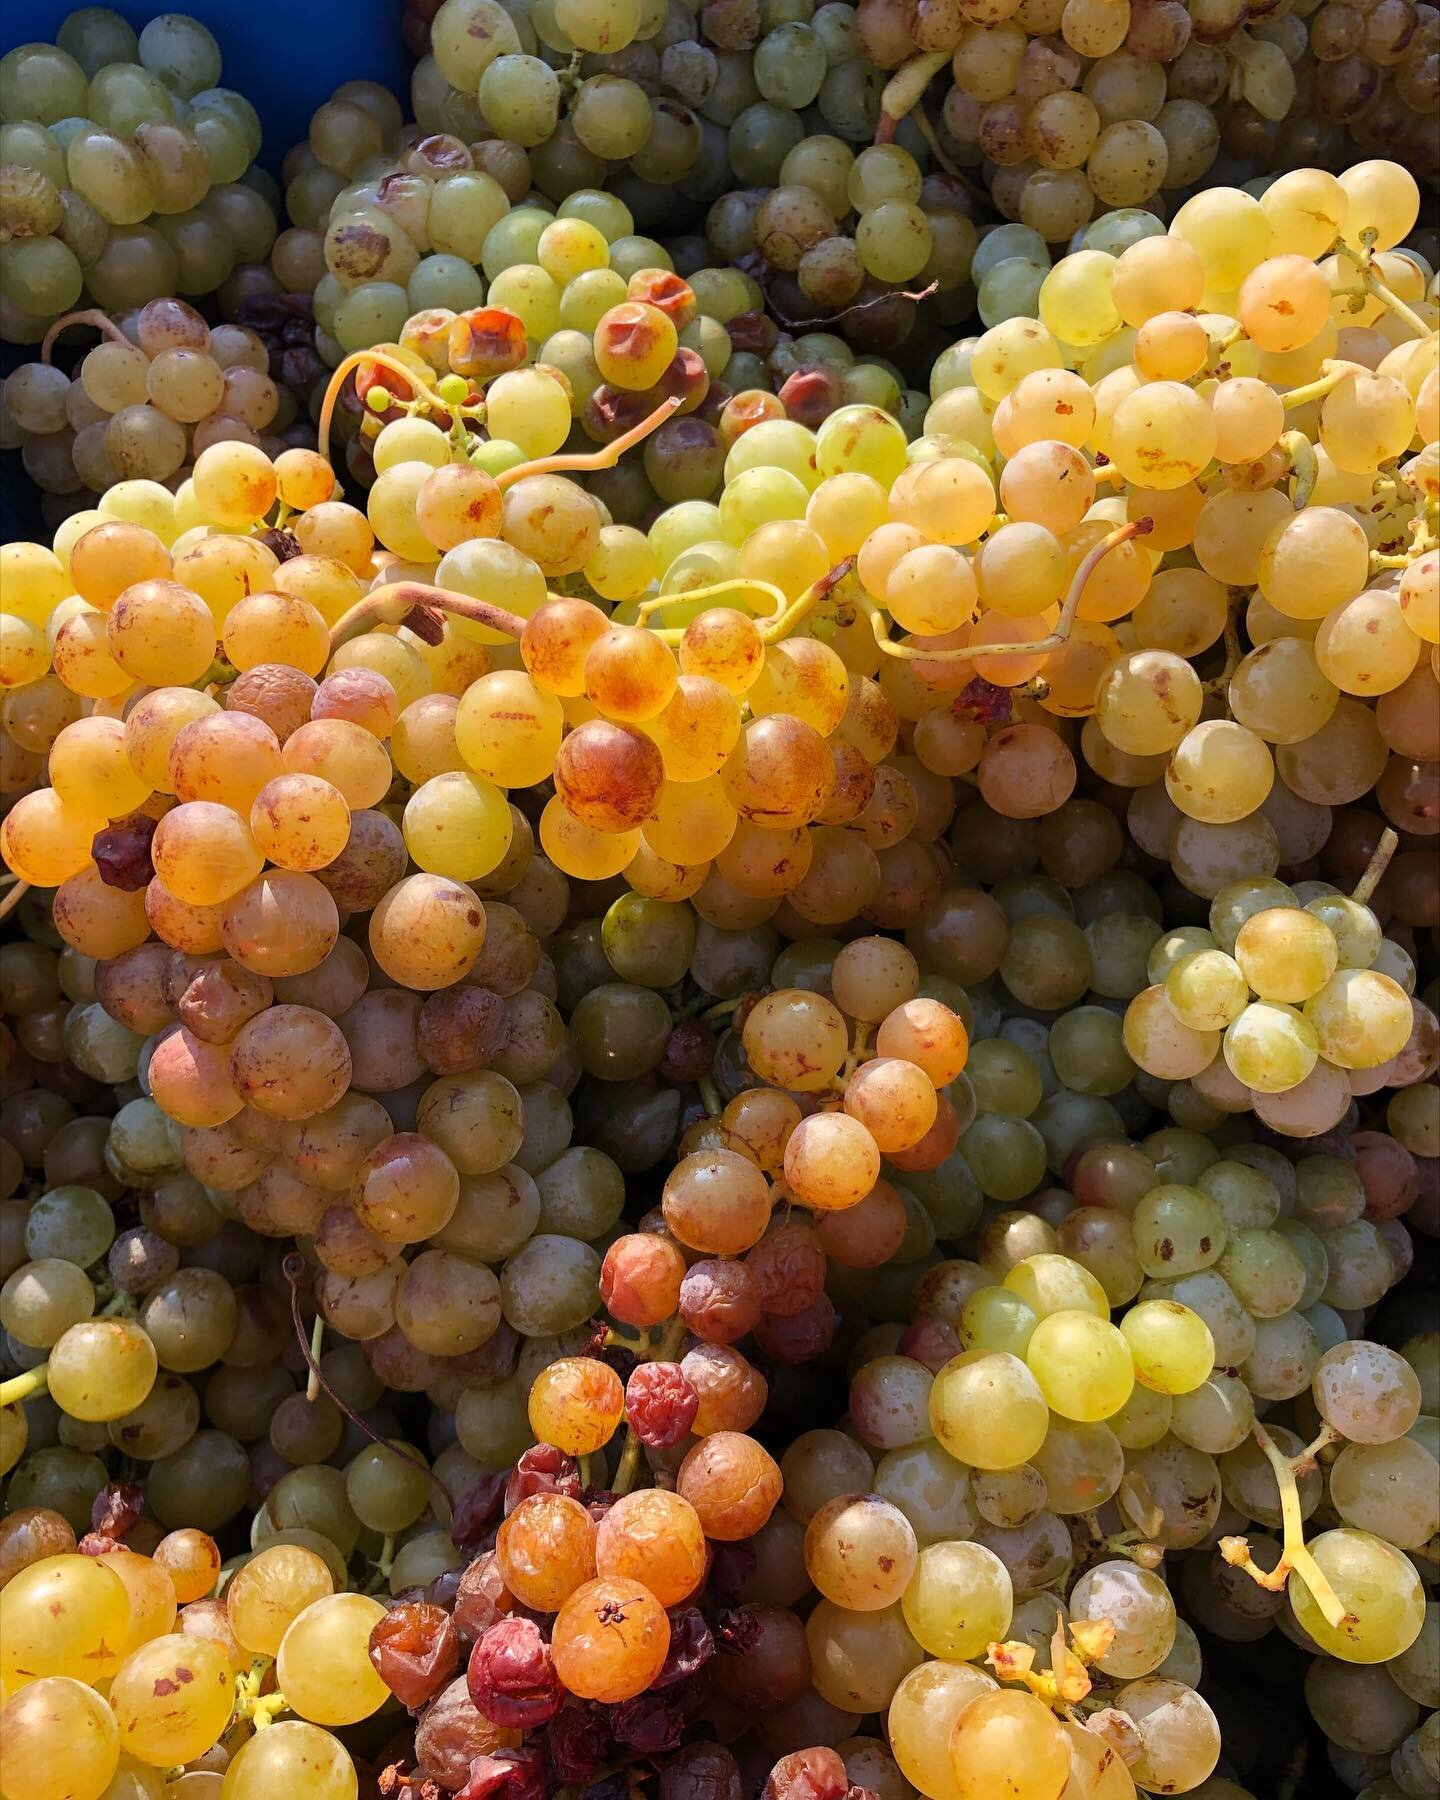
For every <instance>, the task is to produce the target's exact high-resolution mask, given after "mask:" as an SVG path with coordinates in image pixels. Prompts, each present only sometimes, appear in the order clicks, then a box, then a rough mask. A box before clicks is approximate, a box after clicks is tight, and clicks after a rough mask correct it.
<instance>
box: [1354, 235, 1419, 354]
mask: <svg viewBox="0 0 1440 1800" xmlns="http://www.w3.org/2000/svg"><path fill="white" fill-rule="evenodd" d="M1335 253H1336V255H1337V256H1343V257H1344V258H1345V259H1346V260H1347V261H1348V262H1352V263H1354V264H1355V266H1356V267H1357V268H1358V269H1359V270H1360V273H1361V280H1362V281H1363V282H1364V284H1365V292H1366V293H1367V294H1372V295H1373V296H1374V297H1375V299H1377V300H1378V301H1380V303H1381V304H1382V305H1383V306H1388V307H1389V308H1390V311H1391V312H1393V313H1394V314H1395V316H1396V318H1398V319H1403V320H1404V321H1405V323H1406V324H1407V325H1408V326H1409V327H1410V329H1411V330H1412V331H1413V332H1414V333H1415V335H1416V336H1417V337H1421V338H1427V337H1429V336H1430V327H1429V326H1428V325H1427V324H1426V323H1425V321H1424V320H1423V319H1422V318H1421V317H1420V315H1419V313H1417V312H1414V311H1413V310H1412V309H1411V308H1410V307H1408V306H1407V305H1406V304H1405V302H1404V301H1403V300H1402V299H1401V298H1400V296H1399V295H1398V294H1397V293H1396V292H1395V290H1394V289H1393V288H1392V287H1391V286H1390V284H1389V283H1388V282H1386V281H1382V280H1381V278H1380V277H1379V276H1378V275H1377V274H1376V273H1375V270H1374V267H1373V265H1372V263H1371V260H1370V258H1371V254H1372V252H1370V251H1369V250H1366V251H1363V252H1362V251H1359V250H1352V249H1351V248H1350V246H1349V245H1348V244H1347V243H1346V242H1345V240H1344V239H1343V238H1340V239H1338V240H1337V242H1336V244H1335Z"/></svg>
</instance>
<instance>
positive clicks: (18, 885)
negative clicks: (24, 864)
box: [0, 875, 30, 919]
mask: <svg viewBox="0 0 1440 1800" xmlns="http://www.w3.org/2000/svg"><path fill="white" fill-rule="evenodd" d="M7 879H8V880H10V881H13V882H14V883H15V885H14V887H12V888H11V890H10V892H9V893H8V894H7V895H6V896H5V898H4V899H3V900H0V919H3V918H4V917H5V915H6V913H10V912H14V910H15V908H16V907H17V906H18V905H19V904H20V902H21V901H22V900H23V899H24V898H25V896H26V895H27V894H28V893H29V892H30V883H29V882H28V881H21V880H19V879H18V878H17V877H16V876H14V875H11V876H9V877H7Z"/></svg>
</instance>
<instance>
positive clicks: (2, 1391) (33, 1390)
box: [0, 1360, 50, 1406]
mask: <svg viewBox="0 0 1440 1800" xmlns="http://www.w3.org/2000/svg"><path fill="white" fill-rule="evenodd" d="M49 1382H50V1364H49V1362H48V1360H47V1361H46V1362H43V1363H41V1364H40V1366H39V1367H38V1368H35V1369H27V1370H26V1371H25V1373H24V1374H23V1375H12V1376H11V1377H10V1379H9V1380H8V1381H0V1406H13V1405H14V1404H15V1402H16V1401H17V1400H33V1399H34V1397H35V1396H36V1394H43V1393H44V1392H45V1390H46V1388H47V1387H48V1386H49Z"/></svg>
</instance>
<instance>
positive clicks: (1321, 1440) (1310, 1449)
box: [1290, 1425, 1345, 1475]
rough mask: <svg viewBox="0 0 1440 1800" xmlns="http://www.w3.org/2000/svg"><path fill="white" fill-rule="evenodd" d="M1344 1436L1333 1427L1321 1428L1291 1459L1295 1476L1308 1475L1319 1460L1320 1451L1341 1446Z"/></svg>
mask: <svg viewBox="0 0 1440 1800" xmlns="http://www.w3.org/2000/svg"><path fill="white" fill-rule="evenodd" d="M1344 1442H1345V1436H1344V1433H1343V1432H1339V1431H1337V1430H1336V1429H1335V1427H1334V1426H1333V1425H1325V1426H1322V1428H1321V1429H1320V1431H1319V1433H1318V1434H1317V1435H1316V1436H1315V1437H1313V1438H1312V1439H1311V1440H1310V1442H1309V1443H1308V1444H1307V1445H1306V1446H1305V1448H1304V1449H1303V1450H1301V1451H1298V1452H1297V1453H1296V1455H1295V1456H1294V1457H1292V1459H1291V1465H1290V1466H1291V1467H1292V1468H1293V1469H1294V1471H1295V1473H1296V1474H1297V1475H1308V1474H1309V1472H1310V1470H1311V1469H1313V1468H1314V1467H1315V1465H1316V1464H1317V1462H1318V1461H1319V1459H1320V1455H1321V1453H1322V1451H1325V1450H1328V1449H1329V1448H1330V1446H1331V1445H1332V1444H1343V1443H1344Z"/></svg>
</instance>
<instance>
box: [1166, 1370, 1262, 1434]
mask: <svg viewBox="0 0 1440 1800" xmlns="http://www.w3.org/2000/svg"><path fill="white" fill-rule="evenodd" d="M1254 1423H1255V1403H1254V1401H1253V1400H1252V1398H1251V1395H1250V1390H1249V1389H1248V1388H1247V1387H1246V1385H1245V1382H1244V1381H1243V1380H1242V1379H1241V1378H1240V1377H1239V1376H1237V1375H1231V1374H1230V1373H1228V1371H1226V1370H1224V1369H1216V1370H1214V1371H1213V1372H1212V1373H1211V1374H1210V1375H1209V1376H1208V1377H1207V1378H1206V1379H1205V1380H1204V1381H1202V1382H1201V1383H1200V1385H1199V1387H1197V1388H1192V1389H1191V1390H1190V1392H1188V1393H1185V1394H1179V1395H1176V1396H1175V1399H1174V1401H1173V1404H1172V1409H1171V1429H1172V1430H1173V1431H1174V1433H1175V1435H1176V1437H1178V1438H1179V1439H1180V1441H1181V1442H1182V1443H1185V1444H1189V1445H1190V1447H1191V1448H1192V1449H1194V1450H1203V1451H1204V1452H1205V1454H1206V1455H1207V1456H1222V1455H1224V1454H1225V1452H1226V1451H1228V1450H1234V1449H1236V1448H1237V1447H1238V1446H1239V1445H1241V1444H1243V1443H1244V1441H1245V1439H1246V1438H1247V1437H1248V1436H1249V1434H1250V1431H1251V1429H1252V1427H1253V1426H1254Z"/></svg>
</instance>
